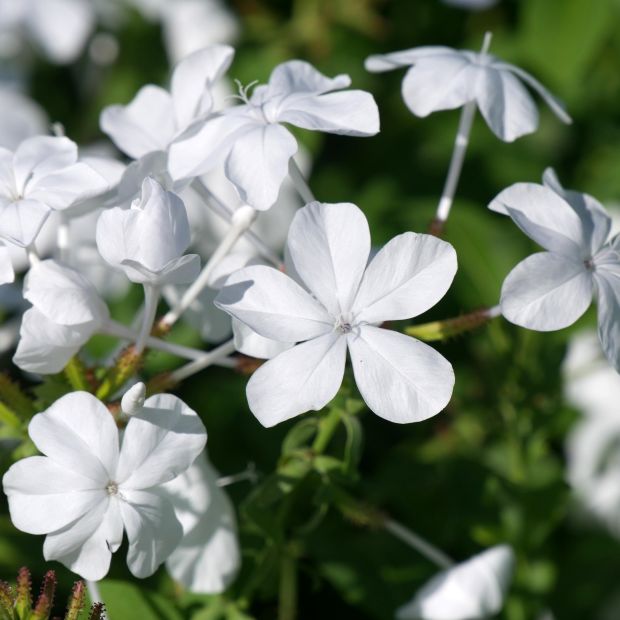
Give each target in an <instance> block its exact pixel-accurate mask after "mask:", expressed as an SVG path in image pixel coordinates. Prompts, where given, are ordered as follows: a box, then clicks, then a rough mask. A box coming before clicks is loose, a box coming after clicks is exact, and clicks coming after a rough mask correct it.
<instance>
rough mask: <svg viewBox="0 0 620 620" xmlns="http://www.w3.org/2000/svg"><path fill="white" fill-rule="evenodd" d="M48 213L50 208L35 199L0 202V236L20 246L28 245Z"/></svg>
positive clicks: (37, 232)
mask: <svg viewBox="0 0 620 620" xmlns="http://www.w3.org/2000/svg"><path fill="white" fill-rule="evenodd" d="M49 214H50V208H49V207H48V206H47V205H45V204H43V203H41V202H39V201H37V200H18V201H16V202H9V203H6V204H4V205H2V203H1V202H0V237H1V238H4V239H6V240H7V241H9V242H11V243H13V244H15V245H18V246H20V247H22V248H25V247H26V246H28V245H30V244H31V243H32V242H33V241H34V240H35V239H36V237H37V235H38V234H39V231H40V230H41V228H42V227H43V224H45V220H46V219H47V218H48V216H49Z"/></svg>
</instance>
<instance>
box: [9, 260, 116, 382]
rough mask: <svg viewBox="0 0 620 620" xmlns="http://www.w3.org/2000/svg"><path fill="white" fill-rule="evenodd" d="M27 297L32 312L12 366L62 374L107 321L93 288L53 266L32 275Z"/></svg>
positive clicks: (47, 264)
mask: <svg viewBox="0 0 620 620" xmlns="http://www.w3.org/2000/svg"><path fill="white" fill-rule="evenodd" d="M23 294H24V297H25V298H26V299H27V300H28V301H29V302H30V303H31V304H32V308H30V309H29V310H26V312H25V313H24V316H23V318H22V324H21V329H20V339H19V343H18V345H17V351H16V352H15V356H14V357H13V361H14V362H15V364H16V365H17V366H19V367H20V368H21V369H22V370H27V371H29V372H38V373H43V374H50V373H55V372H60V371H61V370H62V369H63V368H64V367H65V366H66V364H67V362H68V361H69V360H70V359H71V357H72V356H73V355H75V354H76V353H77V352H78V351H79V350H80V348H81V347H82V345H83V344H85V343H86V342H87V341H88V340H89V339H90V337H91V336H92V335H93V334H94V333H95V332H96V331H97V329H99V328H100V327H101V326H102V324H103V323H104V322H105V321H107V319H108V317H109V315H108V308H107V306H106V305H105V304H104V302H103V301H102V300H101V298H100V297H99V294H98V293H97V291H96V290H95V288H94V287H93V285H92V284H91V283H90V282H89V281H88V280H87V279H86V278H85V277H84V276H83V275H81V274H80V273H78V272H77V271H75V270H74V269H71V268H70V267H66V266H64V265H62V264H60V263H58V262H56V261H54V260H45V261H42V262H40V263H37V264H36V265H34V266H33V267H32V268H31V269H30V271H29V272H28V274H27V275H26V278H25V279H24V290H23Z"/></svg>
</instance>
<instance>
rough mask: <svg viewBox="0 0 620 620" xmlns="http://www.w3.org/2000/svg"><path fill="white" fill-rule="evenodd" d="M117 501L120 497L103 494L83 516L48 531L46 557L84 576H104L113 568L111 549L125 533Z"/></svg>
mask: <svg viewBox="0 0 620 620" xmlns="http://www.w3.org/2000/svg"><path fill="white" fill-rule="evenodd" d="M118 504H119V502H118V501H117V500H110V498H108V497H107V496H104V497H103V498H102V500H101V501H100V503H99V505H98V506H97V507H96V508H94V509H93V510H91V511H90V512H89V513H87V514H86V515H84V516H83V517H82V518H81V519H78V520H77V521H75V522H74V523H72V524H71V525H69V526H67V527H66V528H63V529H62V530H59V531H58V532H54V533H53V534H49V535H48V536H47V538H46V539H45V543H44V544H43V556H44V557H45V560H46V561H48V562H49V561H51V560H56V561H58V562H61V563H62V564H64V565H65V566H66V567H67V568H69V569H70V570H72V571H73V572H74V573H77V574H78V575H79V576H80V577H82V578H83V579H88V580H92V581H98V580H100V579H103V578H104V577H105V576H106V575H107V573H108V570H109V569H110V560H111V559H112V552H113V551H115V550H116V549H117V548H118V546H119V544H120V542H121V540H122V536H123V522H122V520H121V518H120V514H119V507H118Z"/></svg>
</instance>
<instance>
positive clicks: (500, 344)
mask: <svg viewBox="0 0 620 620" xmlns="http://www.w3.org/2000/svg"><path fill="white" fill-rule="evenodd" d="M228 5H229V7H230V9H231V10H232V11H233V12H234V13H235V14H236V15H237V16H238V19H239V21H240V26H241V29H240V32H241V34H240V38H239V40H238V43H237V49H238V51H237V56H236V59H235V62H234V64H233V66H232V69H231V71H230V72H229V75H230V76H231V77H233V78H238V79H240V80H241V81H242V82H243V83H248V82H250V81H252V80H255V79H259V80H261V81H263V80H266V79H267V78H268V76H269V73H270V71H271V69H272V68H273V67H274V66H275V65H276V64H277V63H279V62H282V61H284V60H287V59H290V58H303V59H307V60H309V61H310V62H312V63H314V64H315V65H316V66H317V67H318V68H319V69H320V70H321V71H323V72H324V73H326V74H328V75H334V74H337V73H349V74H350V75H351V77H352V79H353V85H354V86H355V87H358V88H362V89H366V90H368V91H370V92H371V93H373V94H374V95H375V97H376V99H377V102H378V104H379V109H380V112H381V120H382V130H381V133H380V134H379V135H378V136H376V137H374V138H370V139H354V138H344V137H337V136H324V135H319V134H312V133H310V132H298V133H297V135H298V137H299V138H300V139H301V141H302V142H303V143H304V144H305V145H306V146H307V147H308V148H309V150H310V151H311V152H312V154H313V156H314V170H313V173H312V176H311V180H310V184H311V186H312V188H313V190H314V191H315V194H316V195H317V197H318V198H319V200H323V201H326V202H337V201H350V202H354V203H356V204H358V205H359V206H360V207H361V208H362V209H363V210H364V212H365V213H366V214H367V216H368V218H369V220H370V225H371V231H372V235H373V242H374V243H376V244H381V243H384V242H385V241H387V240H388V239H389V238H390V237H392V236H393V235H395V234H398V233H400V232H403V231H405V230H414V231H425V230H426V228H427V226H428V223H429V221H430V219H431V217H432V215H433V213H434V209H435V206H436V203H437V200H438V197H439V194H440V192H441V188H442V185H443V180H444V175H445V173H446V171H447V166H448V162H449V158H450V154H451V150H452V144H453V140H454V135H455V132H456V127H457V123H458V116H459V114H458V112H443V113H436V114H434V115H432V116H431V117H429V118H427V119H418V118H415V117H414V116H412V115H411V114H410V113H409V112H408V110H407V109H406V107H405V105H404V103H403V101H402V99H401V95H400V83H401V80H402V77H403V75H404V72H403V71H395V72H392V73H387V74H378V75H375V74H369V73H366V72H365V70H364V68H363V61H364V59H365V58H366V57H367V56H368V55H370V54H373V53H381V52H388V51H393V50H398V49H404V48H408V47H414V46H419V45H426V44H441V45H449V46H453V47H457V48H469V49H477V48H479V46H480V44H481V41H482V38H483V35H484V32H485V31H487V30H489V31H492V32H493V35H494V36H493V43H492V48H491V51H492V52H493V53H495V54H497V55H499V56H501V57H502V58H503V59H504V60H506V61H508V62H511V63H514V64H517V65H519V66H521V67H523V68H524V69H526V70H528V71H530V72H531V73H533V74H534V75H535V76H536V77H537V78H539V79H540V81H541V82H543V83H544V84H545V85H546V86H547V87H548V88H549V89H550V90H551V91H552V92H553V93H554V94H556V95H557V96H558V97H560V98H561V99H563V100H564V101H565V103H566V105H567V108H568V110H569V112H570V114H571V115H572V116H573V118H574V124H573V125H572V126H564V125H562V124H561V123H560V122H559V121H558V120H557V119H556V118H555V117H554V116H553V115H552V114H551V113H550V112H549V111H548V109H547V108H546V107H544V105H542V104H541V106H540V110H541V122H540V129H539V131H538V132H537V133H536V134H534V135H531V136H527V137H525V138H522V139H520V140H518V141H517V142H516V143H514V144H504V143H502V142H500V141H498V140H497V139H496V138H495V137H494V136H493V135H492V134H491V132H490V131H489V129H488V128H487V127H486V125H485V124H484V123H483V121H482V120H481V119H480V118H479V117H478V118H477V120H476V122H475V125H474V129H473V134H472V139H471V145H470V149H469V152H468V155H467V159H466V163H465V167H464V171H463V177H462V181H461V184H460V187H459V190H458V193H457V199H456V202H455V206H454V210H453V215H452V216H451V218H450V220H449V223H448V228H447V233H446V235H445V238H446V239H447V240H448V241H450V242H451V243H452V244H453V245H454V246H455V248H456V250H457V252H458V257H459V272H458V274H457V277H456V280H455V284H454V286H453V288H452V289H451V291H450V293H449V294H448V296H447V297H446V298H445V299H444V300H443V301H442V302H440V303H439V304H438V305H437V306H436V307H435V308H433V310H432V311H430V312H429V313H428V314H427V315H425V316H424V317H422V319H421V320H423V321H427V320H433V319H438V318H446V317H449V316H457V315H459V314H460V313H465V312H468V311H471V310H473V309H475V308H478V307H481V306H484V305H494V304H495V303H497V301H498V298H499V291H500V288H501V283H502V281H503V278H504V277H505V276H506V275H507V273H508V272H509V271H510V269H512V267H513V266H514V265H515V264H516V263H517V262H519V261H520V260H521V259H522V258H524V257H525V256H527V255H528V254H529V253H531V252H533V251H535V246H534V245H533V243H531V242H530V241H529V240H528V239H526V238H525V237H524V236H523V235H522V234H521V233H520V232H519V231H518V230H517V228H516V227H515V226H514V225H513V224H512V223H511V222H510V221H509V220H508V219H507V218H503V217H501V216H499V215H495V214H492V213H491V212H489V211H488V210H487V209H486V205H487V204H488V202H489V201H490V200H491V198H493V197H494V196H495V195H496V194H497V193H498V192H499V191H500V190H502V189H503V188H504V187H506V186H508V185H510V184H511V183H514V182H517V181H531V182H539V181H540V177H541V175H542V172H543V170H544V169H545V167H547V166H553V167H554V168H556V170H557V172H558V174H559V176H560V179H561V180H562V181H563V182H564V184H565V185H566V186H568V187H572V188H576V189H579V190H580V191H587V192H589V193H591V194H593V195H595V196H596V197H597V198H599V200H601V201H602V202H604V203H606V204H612V203H613V202H614V201H617V200H618V199H619V198H620V174H619V171H620V35H619V34H618V24H619V23H620V21H619V19H620V2H619V1H618V0H522V1H516V0H502V1H500V2H499V4H498V5H496V6H495V7H493V8H491V9H489V10H486V11H483V12H477V13H473V12H468V11H464V10H460V9H457V8H453V7H450V6H447V5H445V4H443V3H441V2H440V1H439V0H296V1H294V0H271V1H266V0H231V1H230V2H229V3H228ZM118 36H119V43H120V55H119V57H118V60H117V62H115V63H114V64H113V65H111V66H110V67H107V68H105V69H103V70H101V71H100V72H99V73H98V75H97V80H96V83H95V84H94V85H91V87H89V88H84V82H83V74H84V70H85V66H84V65H85V64H86V63H87V62H88V61H87V60H86V59H82V60H80V61H78V63H76V64H75V65H74V66H70V67H54V66H51V65H49V64H47V63H45V62H44V61H42V60H41V61H38V62H37V64H36V65H35V67H34V69H33V73H32V78H31V93H32V95H33V97H34V98H35V99H36V100H37V101H38V102H39V103H41V104H42V105H43V107H44V108H45V109H46V110H47V112H48V113H49V115H50V118H51V119H52V120H57V121H60V122H62V123H63V124H64V125H65V127H66V129H67V134H68V135H69V136H70V137H72V138H73V139H75V140H76V141H77V142H79V143H81V144H85V143H90V142H92V141H94V140H97V139H101V138H102V135H101V134H100V132H99V129H98V115H99V113H100V111H101V109H102V108H103V107H104V106H105V105H108V104H111V103H118V102H127V101H129V100H130V99H131V98H132V97H133V95H134V94H135V92H136V91H137V90H138V88H139V87H140V86H141V85H143V84H145V83H148V82H154V83H162V84H165V83H166V81H167V79H168V75H169V66H168V62H167V59H166V53H165V50H164V47H163V44H162V37H161V32H160V30H159V27H158V25H157V24H154V23H149V22H147V21H145V20H144V19H142V18H141V17H140V16H139V14H137V13H136V14H134V15H133V17H132V18H131V20H130V21H128V22H127V23H126V24H125V26H124V27H123V29H122V30H121V31H120V32H119V33H118ZM588 324H591V325H594V313H593V311H590V313H589V314H588V315H587V317H585V318H584V319H582V320H581V321H580V322H579V324H578V325H577V326H576V328H581V327H583V326H584V325H588ZM574 331H575V330H574V329H573V330H564V331H562V332H559V333H550V334H536V333H533V332H528V331H526V330H522V329H518V328H515V327H513V326H511V325H510V324H508V323H507V322H505V321H503V320H496V321H494V322H493V323H492V324H491V325H489V326H488V327H484V328H481V329H479V330H478V331H475V332H473V333H470V334H466V335H464V336H461V337H459V338H457V339H454V340H452V341H450V342H448V343H446V344H440V345H438V347H437V348H438V349H439V350H440V351H441V353H443V354H444V355H445V356H446V357H447V358H448V359H449V360H451V362H452V363H453V365H454V367H455V371H456V377H457V382H456V388H455V393H454V397H453V399H452V402H451V404H450V406H449V407H448V409H447V410H446V411H445V412H443V413H441V414H440V415H438V416H436V417H435V418H432V419H431V420H429V421H427V422H424V423H420V424H415V425H409V426H398V425H391V424H389V423H386V422H384V421H382V420H380V419H379V418H377V417H376V416H373V415H372V414H370V413H369V412H365V413H364V414H363V415H362V423H363V427H364V431H365V436H366V442H365V446H364V454H363V457H362V461H361V477H360V479H359V481H358V482H357V483H356V484H355V485H354V487H353V491H354V493H355V494H356V496H358V497H363V498H366V499H367V500H368V501H370V502H372V503H373V504H375V505H377V506H380V507H381V508H383V509H385V510H386V511H387V512H389V513H390V514H391V515H392V516H394V518H396V519H398V520H399V521H401V522H403V523H405V524H407V525H409V526H410V527H412V528H413V529H414V530H416V531H418V532H419V533H421V534H422V535H424V536H425V537H427V538H429V539H430V540H432V541H433V542H434V543H436V544H437V545H438V546H439V547H441V548H442V549H444V550H445V551H446V552H447V553H448V554H450V555H451V556H452V557H454V558H457V559H465V558H466V557H468V556H470V555H471V554H473V553H476V552H477V551H479V550H481V549H482V548H484V547H486V546H489V545H492V544H495V543H499V542H508V543H510V544H512V545H513V546H514V548H515V550H516V552H517V557H518V569H517V574H516V578H515V580H514V585H513V588H512V590H511V594H510V596H509V599H508V603H507V605H506V609H505V610H504V611H503V612H502V614H501V615H500V617H502V618H507V619H510V620H531V619H535V618H538V617H540V618H542V617H543V616H539V614H542V613H543V612H544V611H545V610H552V611H553V614H554V617H555V618H557V619H559V620H571V619H580V620H582V619H585V618H603V617H605V616H602V615H600V614H602V613H606V612H605V611H604V609H605V608H606V607H607V606H608V605H609V604H611V602H612V601H613V599H614V598H617V597H619V596H620V581H619V580H618V574H620V542H619V541H617V540H616V539H614V538H612V537H611V536H610V535H608V534H607V533H606V532H605V530H604V529H602V528H600V527H596V526H594V525H591V524H584V523H583V522H582V520H580V519H577V518H575V517H574V514H575V512H576V511H575V506H574V500H573V498H572V496H571V492H570V490H569V488H568V486H567V485H566V483H565V473H564V471H565V462H564V446H563V442H564V438H565V436H566V433H567V431H568V429H569V428H570V427H571V425H572V424H573V423H574V421H575V419H576V418H577V415H578V414H577V412H576V411H574V410H572V409H571V408H570V407H569V406H568V405H567V404H566V402H565V401H564V398H563V385H562V379H561V375H560V366H561V362H562V359H563V356H564V354H565V349H566V343H567V340H568V339H569V338H570V336H571V333H573V332H574ZM245 381H246V378H245V377H242V376H239V375H235V374H232V373H231V372H230V371H226V370H220V369H214V370H211V369H210V370H209V371H207V372H205V373H203V374H202V375H200V376H197V377H195V378H193V379H192V380H190V381H188V382H187V383H186V384H185V385H184V386H183V388H182V390H181V391H180V392H179V393H180V395H181V396H182V398H183V399H184V400H186V401H187V403H188V404H189V405H190V406H192V407H193V408H194V409H196V410H198V411H199V412H200V413H201V415H203V417H204V420H205V423H206V425H207V428H208V431H209V452H210V456H211V459H212V461H213V462H214V464H215V465H216V467H217V468H218V469H219V470H220V471H221V472H222V473H233V472H236V471H239V470H242V469H243V468H244V467H245V466H246V464H247V463H248V461H253V462H255V463H256V465H257V467H258V469H259V471H261V472H269V471H271V470H272V469H273V467H274V464H275V462H276V461H277V458H278V455H279V450H280V443H281V441H282V438H283V436H284V435H285V433H286V431H287V430H288V429H289V428H290V426H291V425H292V424H293V422H291V423H285V424H282V425H280V426H278V427H277V428H275V429H264V428H262V427H261V426H260V424H259V423H258V422H257V421H256V420H255V419H254V417H253V416H252V415H251V413H250V412H249V410H248V408H247V405H246V402H245V398H244V385H245ZM619 408H620V407H619ZM618 415H620V411H619V412H618ZM248 490H249V489H248V487H247V485H238V486H235V487H232V488H231V490H230V492H231V495H232V497H233V498H234V499H235V501H236V502H237V503H239V502H241V501H242V500H243V498H244V497H245V496H246V495H247V493H248ZM244 540H245V541H246V543H245V545H246V549H251V548H252V544H253V543H252V540H251V537H248V538H244ZM41 543H42V538H35V537H31V536H27V535H23V534H20V533H17V532H16V531H15V530H14V529H13V528H12V526H11V525H10V522H9V521H8V517H7V516H6V506H3V516H2V517H1V520H0V577H1V578H4V579H9V578H10V577H11V576H12V575H13V574H14V573H15V571H16V569H17V568H18V566H20V565H22V564H28V565H29V566H30V567H31V568H32V570H33V572H35V574H37V575H38V577H40V576H41V574H42V571H43V563H42V559H41V553H40V544H41ZM300 553H301V560H300V568H301V571H300V586H299V588H300V618H302V619H305V618H308V619H311V618H316V617H325V618H339V619H340V618H342V619H345V618H347V619H348V618H351V619H356V620H363V619H368V620H370V619H373V620H382V619H386V618H390V617H392V616H393V610H394V609H395V608H396V607H398V606H399V605H402V604H403V603H404V602H405V601H407V600H408V599H409V598H410V597H411V596H412V594H413V592H414V591H415V590H416V589H417V588H418V587H419V586H420V585H421V584H422V583H423V582H424V580H425V579H426V578H428V577H429V576H430V575H432V574H433V572H434V571H435V569H434V567H433V566H432V565H430V564H428V563H427V562H426V560H424V559H422V558H421V557H418V556H417V555H416V554H415V553H414V552H412V551H411V550H409V549H407V548H404V547H403V546H402V545H400V544H398V543H396V542H395V541H394V540H392V539H391V538H389V537H388V535H387V534H385V533H382V532H374V531H368V530H365V529H361V528H356V527H355V526H353V525H352V524H350V523H347V522H345V521H344V520H343V519H342V518H341V517H340V516H339V515H338V514H336V513H333V514H332V513H330V514H329V515H328V516H327V518H326V520H325V521H324V523H323V524H322V525H321V527H320V528H319V529H317V530H315V531H314V533H313V534H312V535H310V536H309V537H308V538H307V539H306V541H305V543H304V544H303V547H302V549H301V551H300ZM246 560H247V562H246V569H247V570H251V567H252V566H253V564H252V559H251V558H246ZM247 567H249V568H247ZM54 568H56V569H58V572H59V574H60V575H61V577H62V580H63V583H64V585H65V586H67V585H68V584H70V582H71V579H72V577H71V576H70V574H69V573H68V572H67V571H65V570H64V569H62V568H61V567H60V566H59V565H55V566H54ZM127 576H128V573H127V570H126V567H125V566H124V559H123V552H122V550H121V552H119V553H118V554H117V556H116V557H115V560H114V564H113V571H112V573H111V578H112V579H124V578H126V577H127ZM138 587H139V589H140V590H142V592H140V591H139V590H138V588H132V586H129V585H119V584H115V583H111V584H110V585H108V586H106V584H105V582H104V585H103V588H102V590H103V592H104V596H107V598H108V599H109V601H108V602H109V609H110V615H111V618H112V620H124V619H125V618H127V619H128V618H138V617H139V618H140V619H141V620H150V619H151V618H182V617H188V618H189V617H193V618H195V620H200V618H203V619H204V620H207V619H208V617H210V616H207V615H194V616H192V615H191V611H190V610H191V609H194V608H195V607H196V606H199V602H200V601H204V600H207V599H206V598H205V597H190V596H184V597H181V598H180V599H178V602H180V604H181V605H185V607H184V609H185V611H184V612H177V611H174V610H173V609H172V608H170V606H169V603H167V602H166V601H165V600H164V598H162V597H168V598H169V597H171V596H177V594H176V593H175V591H174V589H173V586H172V584H171V583H170V582H169V581H168V580H167V578H166V577H165V576H164V575H163V574H158V575H156V576H155V577H153V578H151V579H150V580H147V581H146V582H144V583H140V584H138ZM106 588H109V589H106ZM123 588H124V590H123ZM276 589H277V583H276V582H274V583H271V582H270V581H269V580H267V582H266V583H265V584H263V586H262V587H261V592H260V594H259V596H258V597H257V599H256V602H255V604H254V606H253V607H252V610H251V613H252V614H253V617H254V615H255V617H256V618H261V619H263V618H264V619H267V620H269V619H273V618H275V617H276V608H275V592H276ZM123 606H125V607H124V608H123ZM136 610H140V611H139V613H138V612H137V611H136ZM611 613H612V615H609V616H608V618H610V619H611V618H618V617H620V611H618V612H617V614H618V615H613V612H611ZM131 614H133V615H131Z"/></svg>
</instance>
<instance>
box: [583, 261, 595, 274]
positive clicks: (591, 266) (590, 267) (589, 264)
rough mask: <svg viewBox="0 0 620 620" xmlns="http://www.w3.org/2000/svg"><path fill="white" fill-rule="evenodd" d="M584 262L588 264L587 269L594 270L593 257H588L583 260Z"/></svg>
mask: <svg viewBox="0 0 620 620" xmlns="http://www.w3.org/2000/svg"><path fill="white" fill-rule="evenodd" d="M583 264H584V265H585V266H586V269H587V270H588V271H594V259H592V258H586V259H585V260H584V261H583Z"/></svg>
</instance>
